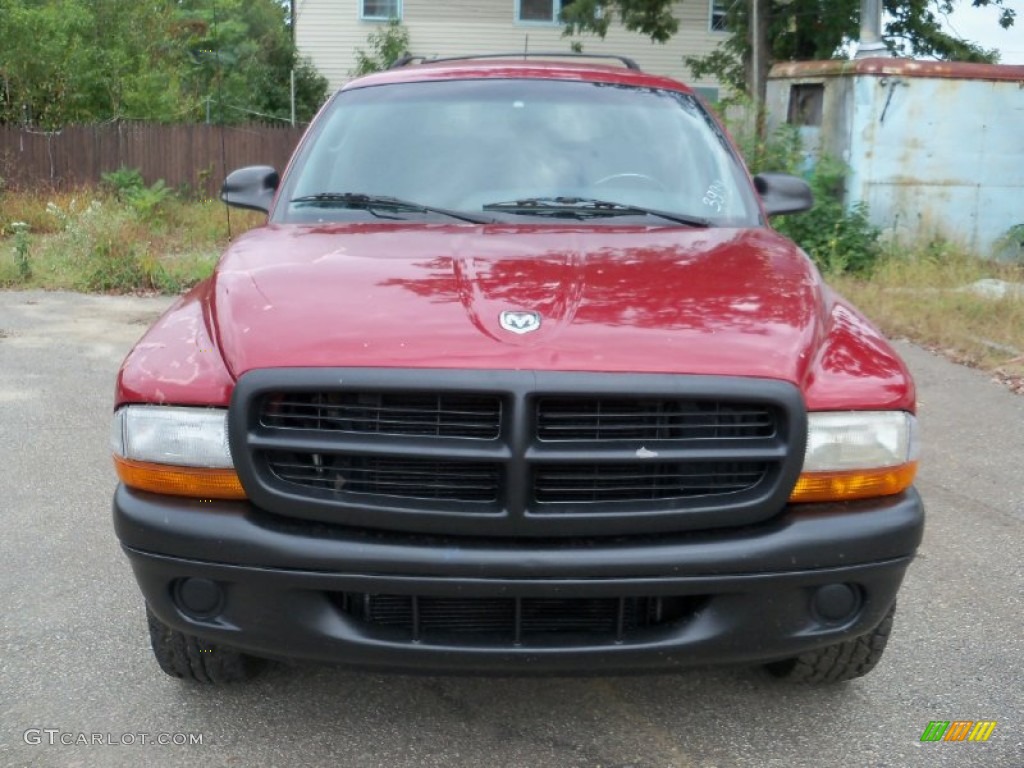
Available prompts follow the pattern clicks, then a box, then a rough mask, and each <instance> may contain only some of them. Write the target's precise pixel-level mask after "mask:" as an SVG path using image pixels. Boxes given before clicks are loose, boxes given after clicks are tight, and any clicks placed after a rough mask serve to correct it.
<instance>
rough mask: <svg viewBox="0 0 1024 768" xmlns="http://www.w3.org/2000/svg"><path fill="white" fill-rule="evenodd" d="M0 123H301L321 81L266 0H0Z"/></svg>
mask: <svg viewBox="0 0 1024 768" xmlns="http://www.w3.org/2000/svg"><path fill="white" fill-rule="evenodd" d="M0 40H2V41H3V44H2V45H0V123H26V124H32V125H37V126H40V127H43V128H48V129H54V128H60V127H61V126H63V125H67V124H69V123H88V122H96V121H102V120H109V119H116V118H130V119H140V120H151V121H159V122H183V121H188V120H202V119H204V118H205V115H206V107H207V105H208V104H209V106H210V107H211V116H212V117H214V118H216V120H217V121H218V122H230V123H234V122H244V121H247V120H250V119H251V118H252V117H254V115H253V114H252V113H257V114H258V115H263V116H266V117H269V118H278V119H288V118H289V116H290V76H291V72H292V70H293V69H294V70H295V81H296V83H295V85H296V112H297V118H298V119H299V120H302V121H306V120H308V119H309V118H310V117H312V115H313V113H314V112H315V110H316V109H318V108H319V106H320V104H322V103H323V101H324V99H325V98H326V93H327V81H326V80H325V79H324V78H323V77H321V76H320V75H319V74H318V73H317V72H316V70H315V69H314V68H313V67H312V65H310V64H309V62H308V61H304V60H301V59H300V58H299V56H298V53H297V51H296V48H295V45H294V42H293V41H292V37H291V31H290V29H289V28H288V26H287V13H286V10H285V8H284V6H283V5H282V4H281V3H279V2H277V0H144V1H140V2H124V0H0Z"/></svg>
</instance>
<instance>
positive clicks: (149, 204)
mask: <svg viewBox="0 0 1024 768" xmlns="http://www.w3.org/2000/svg"><path fill="white" fill-rule="evenodd" d="M172 194H173V191H172V190H171V188H170V187H168V186H167V185H166V184H165V183H164V180H163V179H157V180H156V181H155V182H153V185H152V186H149V187H141V188H139V189H137V190H135V191H134V192H132V193H131V194H130V195H129V196H128V204H129V205H130V206H131V207H132V210H133V211H135V213H136V214H138V216H139V218H140V219H142V220H143V221H145V222H152V221H153V220H154V219H156V218H157V216H158V215H159V212H160V208H161V206H162V205H163V203H164V202H165V201H166V200H167V199H168V198H169V197H171V195H172Z"/></svg>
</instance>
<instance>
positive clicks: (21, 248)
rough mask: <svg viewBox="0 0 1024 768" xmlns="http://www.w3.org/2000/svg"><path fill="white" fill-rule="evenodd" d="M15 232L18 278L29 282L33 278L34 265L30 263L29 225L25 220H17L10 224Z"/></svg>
mask: <svg viewBox="0 0 1024 768" xmlns="http://www.w3.org/2000/svg"><path fill="white" fill-rule="evenodd" d="M10 229H11V231H12V232H13V233H14V263H15V266H17V268H18V279H19V280H21V281H22V282H27V281H28V280H30V279H31V278H32V265H31V264H30V263H29V259H28V250H29V244H30V243H29V235H28V232H29V226H28V224H26V223H25V222H23V221H15V222H14V223H12V224H11V225H10Z"/></svg>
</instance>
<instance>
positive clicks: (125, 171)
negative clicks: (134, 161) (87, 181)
mask: <svg viewBox="0 0 1024 768" xmlns="http://www.w3.org/2000/svg"><path fill="white" fill-rule="evenodd" d="M100 178H101V179H102V180H103V183H104V184H105V185H106V186H107V187H109V188H110V190H111V191H112V192H113V193H114V194H115V195H116V196H117V199H118V200H126V199H127V198H128V197H130V196H131V195H132V194H134V193H135V192H137V191H138V190H140V189H142V188H143V187H144V186H145V185H146V182H145V181H143V179H142V173H141V172H140V171H139V169H138V168H125V167H124V166H122V167H120V168H118V169H117V170H116V171H108V172H107V173H102V174H100Z"/></svg>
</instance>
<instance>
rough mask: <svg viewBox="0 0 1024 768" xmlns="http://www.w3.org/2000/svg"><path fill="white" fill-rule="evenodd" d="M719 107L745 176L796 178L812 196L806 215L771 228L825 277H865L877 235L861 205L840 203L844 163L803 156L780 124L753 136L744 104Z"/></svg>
mask: <svg viewBox="0 0 1024 768" xmlns="http://www.w3.org/2000/svg"><path fill="white" fill-rule="evenodd" d="M724 109H725V114H726V115H727V116H729V117H728V118H727V120H726V123H727V125H728V127H729V130H730V133H732V135H733V138H734V140H735V141H736V144H737V146H738V147H739V149H740V152H741V154H742V155H743V157H744V160H745V161H746V163H747V167H748V168H749V169H750V172H751V173H760V172H761V171H783V172H785V173H793V174H796V175H800V176H803V177H804V178H805V179H806V180H807V183H808V184H810V186H811V191H812V192H813V193H814V207H813V208H812V209H811V210H810V211H807V212H806V213H798V214H794V215H790V216H784V217H782V216H780V217H779V218H777V219H774V220H773V221H772V226H774V227H775V228H776V229H777V230H778V231H779V232H781V233H782V234H784V235H786V236H787V237H788V238H790V239H791V240H793V241H794V242H795V243H796V244H797V245H799V246H800V247H801V248H803V249H804V251H806V252H807V255H808V256H810V257H811V258H812V259H813V260H814V262H815V263H816V264H817V265H818V267H819V268H820V269H821V270H822V272H825V273H826V274H828V275H841V274H846V273H854V274H869V273H870V272H871V270H872V269H873V268H874V266H875V264H876V263H877V261H878V259H879V257H880V256H881V254H882V248H881V245H880V242H879V238H880V235H881V232H880V230H879V229H878V228H877V227H875V226H873V225H872V224H871V222H870V221H869V220H868V208H867V205H866V204H864V203H856V204H854V205H852V206H849V207H847V206H846V205H845V204H844V202H843V200H844V197H845V182H846V176H847V174H848V173H849V169H848V168H847V167H846V165H845V164H844V163H842V162H841V161H839V160H837V159H836V158H834V157H831V156H829V155H821V156H818V157H815V156H813V155H810V154H808V153H806V152H804V151H803V150H802V148H801V145H800V136H799V133H798V132H797V129H796V127H795V126H792V125H788V124H783V125H780V126H778V127H777V128H776V129H775V130H774V131H771V132H769V133H767V134H763V135H759V132H758V131H757V128H756V120H754V119H753V118H752V114H753V113H752V107H751V106H750V105H749V103H744V102H743V101H733V102H731V103H727V104H725V105H724Z"/></svg>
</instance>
